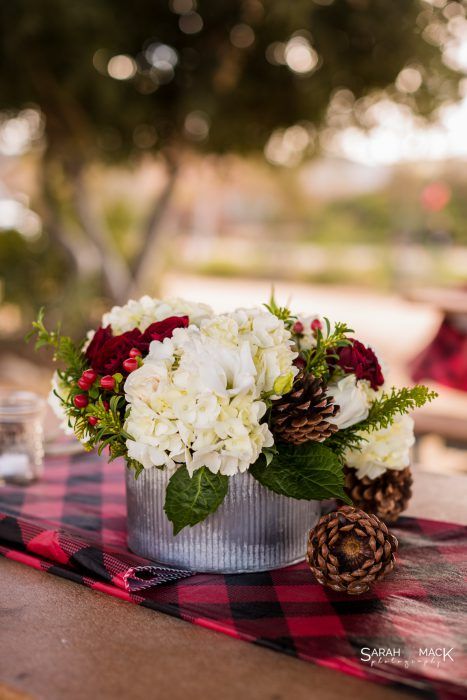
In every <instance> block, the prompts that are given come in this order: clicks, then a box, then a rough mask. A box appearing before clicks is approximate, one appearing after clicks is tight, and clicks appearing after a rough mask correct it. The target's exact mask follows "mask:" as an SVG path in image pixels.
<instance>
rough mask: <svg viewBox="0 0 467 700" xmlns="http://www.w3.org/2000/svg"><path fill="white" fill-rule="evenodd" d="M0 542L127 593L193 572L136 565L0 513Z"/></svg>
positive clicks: (170, 580)
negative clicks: (107, 583)
mask: <svg viewBox="0 0 467 700" xmlns="http://www.w3.org/2000/svg"><path fill="white" fill-rule="evenodd" d="M0 542H1V543H2V545H3V546H5V544H6V545H8V547H9V548H10V549H15V550H18V551H25V552H28V553H29V554H32V555H33V556H36V558H37V560H42V561H48V562H51V563H54V564H60V565H62V566H63V567H65V568H69V569H72V570H74V571H77V572H81V573H83V574H84V575H88V576H97V577H98V578H99V579H102V580H104V581H108V582H109V583H111V584H112V585H113V586H116V587H117V588H121V589H123V590H125V591H128V592H130V593H132V592H137V591H142V590H144V589H146V588H153V587H154V586H158V585H160V584H162V583H170V582H172V581H177V580H178V579H180V578H186V577H187V576H192V575H193V572H192V571H188V570H182V569H175V568H171V567H167V566H161V565H159V564H152V563H150V562H147V563H146V564H142V563H139V564H138V563H136V562H135V561H134V558H133V560H131V558H130V555H128V556H127V557H125V556H123V555H122V554H120V555H113V554H112V553H110V552H106V551H103V550H102V549H101V548H99V547H97V546H94V545H92V544H91V543H90V542H86V541H85V540H83V539H81V538H80V537H77V536H73V535H71V534H70V533H68V532H63V531H61V530H55V529H51V528H46V527H42V526H40V525H38V524H37V523H33V522H30V521H28V520H26V519H24V518H13V517H12V516H9V515H6V514H5V513H1V512H0Z"/></svg>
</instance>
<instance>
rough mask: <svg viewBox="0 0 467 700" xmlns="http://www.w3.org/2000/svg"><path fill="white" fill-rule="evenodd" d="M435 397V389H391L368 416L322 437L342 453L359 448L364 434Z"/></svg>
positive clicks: (326, 443) (335, 450)
mask: <svg viewBox="0 0 467 700" xmlns="http://www.w3.org/2000/svg"><path fill="white" fill-rule="evenodd" d="M437 396H438V394H437V393H436V391H430V390H429V389H428V387H426V386H423V385H416V386H414V387H403V388H402V389H396V388H394V387H393V388H392V389H391V391H390V392H389V393H387V392H384V393H383V394H382V395H381V396H380V397H379V398H378V399H376V400H375V401H374V402H373V404H372V406H371V408H370V411H369V413H368V417H367V418H366V419H365V420H363V421H360V423H356V424H355V425H352V426H350V428H344V430H339V431H338V432H337V433H335V434H334V435H332V436H331V437H330V438H328V439H327V440H325V442H324V444H325V445H326V447H329V448H331V449H332V450H333V451H334V452H336V453H337V454H339V455H340V456H342V455H343V453H344V452H345V450H347V449H352V450H355V449H359V448H360V447H361V445H362V443H363V442H366V441H367V439H366V437H365V435H364V434H365V433H368V432H372V431H373V430H380V429H381V428H387V427H389V426H390V425H391V424H392V423H393V422H394V419H395V418H396V416H397V415H403V414H406V413H410V412H411V411H413V410H414V409H415V408H420V407H421V406H423V405H424V404H425V403H427V402H430V401H433V399H435V398H436V397H437Z"/></svg>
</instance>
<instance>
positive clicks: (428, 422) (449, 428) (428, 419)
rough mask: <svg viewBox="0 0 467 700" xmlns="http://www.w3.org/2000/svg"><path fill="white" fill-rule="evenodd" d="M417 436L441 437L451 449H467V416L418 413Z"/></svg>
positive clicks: (416, 420) (416, 415)
mask: <svg viewBox="0 0 467 700" xmlns="http://www.w3.org/2000/svg"><path fill="white" fill-rule="evenodd" d="M414 418H415V435H416V436H417V437H423V436H424V435H432V434H435V435H439V436H440V437H442V438H444V440H446V443H447V444H448V445H450V446H451V447H459V448H461V449H467V415H464V416H448V415H442V414H436V413H433V412H432V411H430V412H423V411H418V412H417V413H416V414H415V416H414Z"/></svg>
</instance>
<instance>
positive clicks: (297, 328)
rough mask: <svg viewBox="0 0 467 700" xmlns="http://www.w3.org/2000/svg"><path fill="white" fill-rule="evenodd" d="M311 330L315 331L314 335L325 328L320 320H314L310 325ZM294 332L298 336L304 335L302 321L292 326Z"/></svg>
mask: <svg viewBox="0 0 467 700" xmlns="http://www.w3.org/2000/svg"><path fill="white" fill-rule="evenodd" d="M310 328H311V330H312V331H313V333H316V331H318V330H321V329H322V328H323V324H322V323H321V321H320V320H319V318H314V319H313V321H312V322H311V323H310ZM292 331H293V332H294V333H295V334H296V335H302V334H303V333H304V331H305V326H304V325H303V323H302V322H301V321H295V323H294V324H293V326H292Z"/></svg>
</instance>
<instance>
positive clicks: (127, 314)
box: [102, 295, 214, 335]
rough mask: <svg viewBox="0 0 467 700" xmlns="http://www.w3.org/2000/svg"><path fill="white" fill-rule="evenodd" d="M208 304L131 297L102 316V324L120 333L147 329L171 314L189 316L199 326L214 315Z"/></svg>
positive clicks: (191, 321)
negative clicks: (134, 329) (135, 329)
mask: <svg viewBox="0 0 467 700" xmlns="http://www.w3.org/2000/svg"><path fill="white" fill-rule="evenodd" d="M213 313H214V312H213V310H212V309H211V307H210V306H208V305H207V304H195V303H194V302H191V301H186V300H185V299H179V298H174V299H164V300H162V299H155V298H153V297H150V296H147V295H146V296H143V297H141V299H138V300H137V301H135V300H134V299H131V300H130V301H129V302H128V303H127V304H125V305H124V306H114V307H113V308H112V309H111V310H110V311H109V312H108V313H106V314H104V316H103V317H102V326H104V327H105V326H108V325H111V326H112V330H113V332H114V335H120V334H121V333H125V332H126V331H131V330H133V328H139V330H140V331H145V330H146V328H147V327H148V326H150V325H151V323H154V322H155V321H163V320H164V319H166V318H169V317H170V316H189V318H190V323H193V324H194V325H195V326H199V325H200V323H201V321H202V320H203V319H205V318H210V317H211V316H212V315H213Z"/></svg>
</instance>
